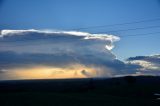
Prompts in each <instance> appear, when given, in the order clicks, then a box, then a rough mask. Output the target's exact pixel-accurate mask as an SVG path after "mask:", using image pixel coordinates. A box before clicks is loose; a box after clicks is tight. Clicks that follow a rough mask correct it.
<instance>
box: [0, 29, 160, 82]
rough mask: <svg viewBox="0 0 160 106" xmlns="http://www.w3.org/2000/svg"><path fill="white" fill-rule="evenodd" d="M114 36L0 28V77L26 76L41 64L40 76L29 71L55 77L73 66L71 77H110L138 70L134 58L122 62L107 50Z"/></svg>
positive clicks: (131, 73) (139, 69) (138, 66)
mask: <svg viewBox="0 0 160 106" xmlns="http://www.w3.org/2000/svg"><path fill="white" fill-rule="evenodd" d="M118 40H120V38H119V37H117V36H114V35H108V34H91V33H87V32H76V31H52V30H34V29H30V30H2V31H1V34H0V70H1V71H0V72H1V73H0V79H16V78H17V76H19V78H22V76H23V77H25V76H24V74H25V75H28V77H26V78H31V76H30V75H31V74H33V72H34V71H35V70H36V71H37V69H36V68H35V67H41V69H40V68H38V70H39V69H40V70H42V71H43V72H39V71H37V72H39V74H40V73H41V74H42V76H41V77H37V76H33V75H32V77H35V78H43V75H45V74H46V76H47V77H48V76H49V78H55V77H56V76H55V75H57V77H59V74H63V73H66V72H69V73H71V72H70V70H74V71H73V76H72V77H75V78H76V77H77V76H78V75H80V76H79V77H83V76H85V77H113V76H117V75H126V74H129V75H133V74H137V73H138V74H139V73H141V71H142V69H144V66H143V65H142V64H138V63H135V58H129V59H128V60H127V62H123V61H120V60H118V59H117V58H116V56H115V55H114V54H113V53H112V52H111V50H112V49H113V47H114V42H116V41H118ZM149 58H151V57H149ZM156 58H159V57H158V56H157V57H156ZM149 60H152V61H149ZM153 60H154V61H153ZM141 61H142V60H141ZM143 61H149V62H151V63H152V64H154V65H155V63H156V62H157V60H155V59H148V60H146V59H145V60H144V57H143ZM157 64H158V67H159V63H158V62H157V63H156V66H157ZM42 66H43V67H42ZM32 67H33V68H32ZM44 67H47V69H46V68H44ZM24 68H25V69H24ZM24 70H25V71H24ZM26 70H32V71H26ZM77 70H78V71H77ZM145 70H147V68H146V67H145ZM157 70H159V69H157ZM44 71H46V72H45V73H44ZM48 74H49V75H48ZM50 74H51V75H53V76H50ZM34 75H36V74H35V73H34ZM65 75H68V74H65ZM44 78H46V77H44Z"/></svg>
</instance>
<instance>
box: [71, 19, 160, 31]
mask: <svg viewBox="0 0 160 106" xmlns="http://www.w3.org/2000/svg"><path fill="white" fill-rule="evenodd" d="M154 21H160V18H155V19H149V20H142V21H133V22H126V23H118V24H110V25H98V26H89V27H81V28H75V29H70V30H83V29H95V28H102V27H112V26H122V25H129V24H138V23H144V22H154Z"/></svg>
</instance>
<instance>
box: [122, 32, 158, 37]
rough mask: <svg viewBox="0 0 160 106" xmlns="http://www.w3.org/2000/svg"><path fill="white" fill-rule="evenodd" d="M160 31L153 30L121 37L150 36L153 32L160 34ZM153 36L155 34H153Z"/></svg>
mask: <svg viewBox="0 0 160 106" xmlns="http://www.w3.org/2000/svg"><path fill="white" fill-rule="evenodd" d="M159 33H160V32H151V33H141V34H132V35H121V36H120V37H134V36H144V35H145V36H148V35H151V34H159ZM152 36H153V35H152Z"/></svg>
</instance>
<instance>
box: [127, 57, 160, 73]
mask: <svg viewBox="0 0 160 106" xmlns="http://www.w3.org/2000/svg"><path fill="white" fill-rule="evenodd" d="M127 61H128V63H130V64H135V65H139V66H141V67H140V68H139V69H138V73H139V74H142V75H145V74H148V75H160V55H151V56H136V57H130V58H128V59H127Z"/></svg>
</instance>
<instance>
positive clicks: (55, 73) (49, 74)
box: [8, 65, 96, 79]
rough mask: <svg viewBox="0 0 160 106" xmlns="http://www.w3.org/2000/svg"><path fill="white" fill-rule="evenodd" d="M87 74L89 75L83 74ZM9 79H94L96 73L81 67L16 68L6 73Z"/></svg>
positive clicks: (91, 69)
mask: <svg viewBox="0 0 160 106" xmlns="http://www.w3.org/2000/svg"><path fill="white" fill-rule="evenodd" d="M84 72H85V73H89V75H87V74H85V73H84ZM8 73H9V79H66V78H88V77H95V76H96V71H95V70H94V69H93V68H88V67H85V66H82V65H73V66H70V67H68V68H59V67H49V66H34V67H29V68H16V69H12V70H11V71H8Z"/></svg>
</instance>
